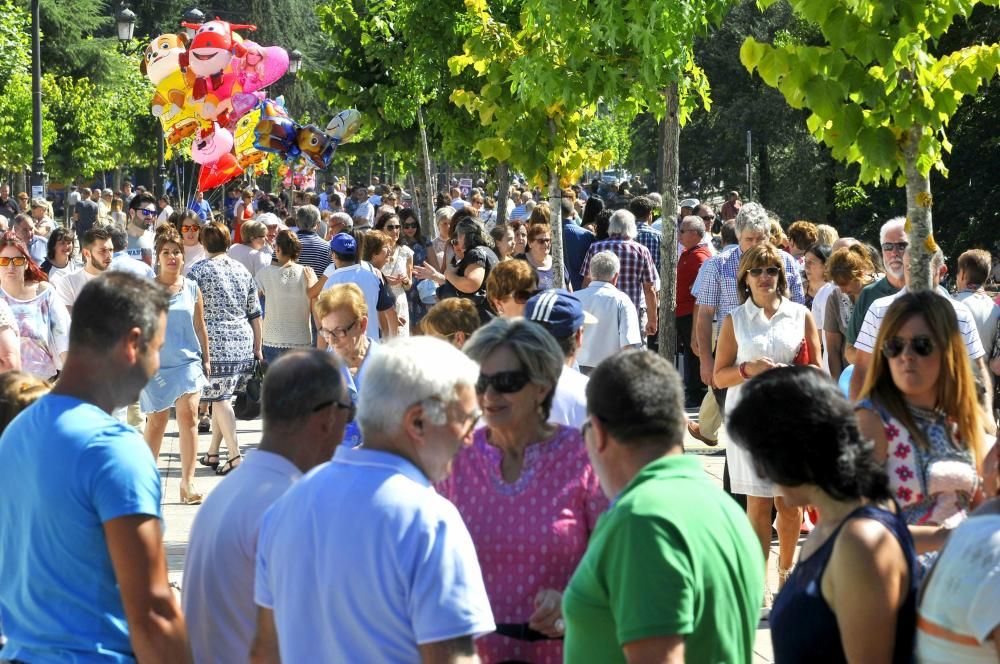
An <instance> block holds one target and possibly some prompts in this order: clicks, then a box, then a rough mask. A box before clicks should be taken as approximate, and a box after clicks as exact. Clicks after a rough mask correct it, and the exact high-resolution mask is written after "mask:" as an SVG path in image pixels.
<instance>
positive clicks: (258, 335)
mask: <svg viewBox="0 0 1000 664" xmlns="http://www.w3.org/2000/svg"><path fill="white" fill-rule="evenodd" d="M250 327H251V328H252V329H253V356H254V357H256V358H257V360H258V361H260V362H263V361H264V352H263V350H262V349H261V347H262V345H263V343H264V333H263V330H262V329H261V324H260V316H257V317H256V318H254V319H253V320H252V321H250Z"/></svg>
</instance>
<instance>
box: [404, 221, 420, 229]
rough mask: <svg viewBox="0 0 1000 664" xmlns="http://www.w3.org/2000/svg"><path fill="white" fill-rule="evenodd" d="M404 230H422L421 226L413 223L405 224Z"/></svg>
mask: <svg viewBox="0 0 1000 664" xmlns="http://www.w3.org/2000/svg"><path fill="white" fill-rule="evenodd" d="M403 228H420V224H415V223H412V222H409V223H405V224H403Z"/></svg>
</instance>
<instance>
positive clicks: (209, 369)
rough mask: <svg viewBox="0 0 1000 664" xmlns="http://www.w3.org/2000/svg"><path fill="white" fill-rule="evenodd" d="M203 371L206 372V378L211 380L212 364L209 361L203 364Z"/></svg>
mask: <svg viewBox="0 0 1000 664" xmlns="http://www.w3.org/2000/svg"><path fill="white" fill-rule="evenodd" d="M201 370H202V371H204V372H205V378H209V377H211V375H212V363H211V362H209V361H208V360H204V361H202V363H201Z"/></svg>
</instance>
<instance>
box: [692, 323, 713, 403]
mask: <svg viewBox="0 0 1000 664" xmlns="http://www.w3.org/2000/svg"><path fill="white" fill-rule="evenodd" d="M713 317H715V307H710V306H708V305H699V306H698V317H697V318H696V319H695V321H694V331H695V334H696V335H697V337H698V341H697V344H698V350H699V351H700V352H699V353H698V359H700V360H701V382H703V383H704V384H705V385H708V386H709V387H711V386H712V374H713V372H714V371H715V359H714V358H713V357H712V318H713Z"/></svg>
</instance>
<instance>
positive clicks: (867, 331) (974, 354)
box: [854, 287, 986, 360]
mask: <svg viewBox="0 0 1000 664" xmlns="http://www.w3.org/2000/svg"><path fill="white" fill-rule="evenodd" d="M905 292H906V288H905V287H904V288H902V289H900V291H899V292H898V293H896V294H894V295H888V296H886V297H880V298H879V299H877V300H875V301H874V302H872V306H870V307H868V313H866V314H865V320H864V322H863V323H861V331H860V332H858V338H857V340H856V341H855V342H854V348H855V349H857V350H860V351H862V352H864V353H873V352H874V351H875V340H876V339H878V331H879V328H880V327H881V326H882V319H883V318H884V317H885V312H886V311H888V310H889V307H890V306H891V305H892V303H893V302H895V301H896V298H898V297H899V296H900V295H902V294H903V293H905ZM942 297H944V299H946V300H948V303H949V304H951V306H952V307H954V308H955V316H956V317H957V318H958V330H959V332H961V333H962V341H964V342H965V349H966V350H967V351H968V353H969V359H970V360H977V359H979V358H980V357H983V356H984V355H986V351H985V350H984V349H983V342H982V340H981V339H980V338H979V330H977V329H976V320H975V319H974V318H973V317H972V312H971V311H969V308H968V307H967V306H965V305H964V304H962V303H961V302H958V301H956V300H953V299H951V298H950V297H945V296H942Z"/></svg>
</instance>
